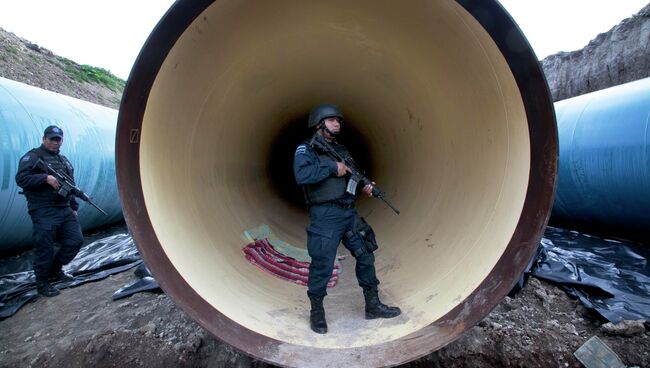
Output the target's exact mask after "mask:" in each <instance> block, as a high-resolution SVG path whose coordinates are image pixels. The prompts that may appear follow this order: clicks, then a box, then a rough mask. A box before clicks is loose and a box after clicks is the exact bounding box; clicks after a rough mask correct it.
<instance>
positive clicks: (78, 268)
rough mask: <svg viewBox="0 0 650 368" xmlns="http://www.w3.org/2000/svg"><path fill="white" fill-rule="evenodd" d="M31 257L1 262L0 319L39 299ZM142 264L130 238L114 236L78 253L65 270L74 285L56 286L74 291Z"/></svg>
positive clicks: (126, 235) (123, 235)
mask: <svg viewBox="0 0 650 368" xmlns="http://www.w3.org/2000/svg"><path fill="white" fill-rule="evenodd" d="M29 256H30V255H29V254H25V255H23V256H21V257H11V258H5V259H3V260H1V261H0V275H1V276H0V319H4V318H7V317H9V316H12V315H13V314H14V313H16V312H17V311H18V310H19V309H20V308H21V307H22V306H23V305H25V304H26V303H27V302H29V301H31V300H33V299H35V298H37V297H38V293H37V292H36V283H35V280H34V273H33V271H31V261H30V257H29ZM141 263H142V260H141V259H140V254H139V253H138V250H137V249H136V247H135V245H134V243H133V239H132V238H131V236H130V235H129V234H117V235H113V236H109V237H106V238H103V239H100V240H97V241H94V242H92V243H90V244H88V245H86V246H84V247H83V248H81V250H80V251H79V254H78V255H77V257H75V259H74V260H73V261H72V262H70V264H68V265H67V266H65V268H64V270H65V271H66V272H68V273H70V274H71V275H72V276H74V280H73V281H69V282H59V283H56V284H55V285H56V287H57V288H59V289H62V288H67V287H74V286H78V285H81V284H84V283H86V282H90V281H95V280H100V279H103V278H106V277H108V276H109V275H112V274H116V273H119V272H123V271H125V270H128V269H130V268H133V267H135V266H138V265H139V264H141Z"/></svg>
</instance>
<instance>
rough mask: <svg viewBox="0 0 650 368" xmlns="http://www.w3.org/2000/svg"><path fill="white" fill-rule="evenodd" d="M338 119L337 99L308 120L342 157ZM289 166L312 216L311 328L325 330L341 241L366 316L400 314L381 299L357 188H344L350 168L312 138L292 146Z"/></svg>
mask: <svg viewBox="0 0 650 368" xmlns="http://www.w3.org/2000/svg"><path fill="white" fill-rule="evenodd" d="M342 123H343V114H342V113H341V111H340V110H339V109H338V108H337V107H336V106H335V105H330V104H323V105H319V106H316V107H315V108H314V109H313V110H312V111H311V113H310V115H309V123H308V126H309V128H316V132H315V134H317V135H319V136H320V137H322V138H324V139H325V140H327V142H328V143H329V144H330V145H331V146H332V147H333V148H334V149H335V150H336V151H337V152H338V153H339V154H340V155H341V156H343V157H345V156H346V155H347V154H348V151H347V149H346V148H345V146H343V145H342V144H339V143H337V142H336V140H335V138H336V137H337V136H338V134H339V132H340V130H341V124H342ZM293 169H294V174H295V176H296V181H297V183H298V185H301V186H302V188H303V191H304V194H305V200H306V202H307V205H308V206H309V217H310V220H311V221H310V224H309V227H307V250H308V252H309V255H310V257H311V264H310V266H309V279H308V291H307V296H308V297H309V300H310V302H311V313H310V325H311V329H312V330H313V331H314V332H317V333H321V334H324V333H327V322H326V321H325V310H324V308H323V298H324V297H325V295H327V291H326V289H327V282H328V281H329V279H330V277H331V276H332V270H333V269H334V261H335V258H336V250H337V248H338V246H339V243H341V241H343V245H344V246H345V247H346V248H347V249H348V250H349V251H350V253H352V256H353V257H354V258H355V259H356V267H355V272H356V276H357V280H358V282H359V286H361V288H362V289H363V294H364V297H365V301H366V311H365V312H366V319H374V318H392V317H396V316H398V315H399V314H400V313H401V311H400V309H399V308H397V307H389V306H386V305H385V304H383V303H381V301H380V300H379V296H378V292H377V285H378V284H379V280H378V279H377V276H376V274H375V256H374V254H373V253H372V251H373V249H372V247H369V246H368V244H367V239H365V238H364V237H363V236H362V235H361V234H360V233H359V231H358V226H357V224H359V223H360V221H361V219H360V218H359V215H358V214H357V211H356V209H355V208H354V201H355V199H356V197H357V193H355V194H350V193H348V192H347V191H346V187H347V182H348V179H349V174H350V169H349V168H348V167H347V166H346V165H345V164H343V163H342V162H338V161H335V160H334V159H333V158H332V157H331V156H330V155H328V154H327V153H326V152H324V151H323V150H322V149H320V148H319V146H318V145H316V144H313V141H312V140H308V141H305V142H303V143H302V144H300V145H299V146H298V148H297V149H296V152H295V155H294V163H293ZM373 184H374V183H366V185H365V186H364V187H363V189H362V191H363V192H364V193H366V194H367V195H371V193H372V188H373V186H372V185H373ZM364 223H365V222H364ZM373 240H374V239H373Z"/></svg>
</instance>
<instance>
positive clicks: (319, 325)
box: [309, 296, 327, 334]
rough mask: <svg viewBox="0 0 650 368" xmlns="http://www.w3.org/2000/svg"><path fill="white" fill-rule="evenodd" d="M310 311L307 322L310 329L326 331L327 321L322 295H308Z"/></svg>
mask: <svg viewBox="0 0 650 368" xmlns="http://www.w3.org/2000/svg"><path fill="white" fill-rule="evenodd" d="M309 301H310V302H311V312H310V313H309V322H310V325H311V329H312V330H313V331H314V332H316V333H319V334H325V333H327V322H326V321H325V308H323V297H322V296H310V297H309Z"/></svg>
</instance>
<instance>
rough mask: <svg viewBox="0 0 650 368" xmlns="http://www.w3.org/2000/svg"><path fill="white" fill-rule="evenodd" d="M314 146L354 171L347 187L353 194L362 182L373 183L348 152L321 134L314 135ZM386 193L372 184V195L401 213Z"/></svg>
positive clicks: (312, 140)
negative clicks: (342, 153) (341, 150)
mask: <svg viewBox="0 0 650 368" xmlns="http://www.w3.org/2000/svg"><path fill="white" fill-rule="evenodd" d="M309 145H311V146H312V147H317V148H319V149H320V150H321V151H323V152H325V153H327V154H328V155H329V156H330V157H332V158H333V159H334V160H336V161H338V162H341V163H343V164H345V166H347V167H349V168H350V171H351V173H352V177H350V180H349V181H348V186H347V188H346V191H347V192H348V193H350V194H352V195H354V194H355V193H356V190H357V186H358V185H359V184H360V185H362V186H366V185H368V184H372V180H370V179H368V178H367V177H366V176H365V175H364V174H363V171H361V169H359V166H358V165H357V163H356V162H355V161H354V159H353V158H352V157H351V156H350V155H349V154H348V155H345V156H343V155H341V154H340V153H338V152H336V150H335V149H334V147H332V146H331V145H330V144H329V143H328V142H327V140H326V139H325V138H324V137H322V136H321V135H319V134H314V136H313V137H312V139H311V142H310V143H309ZM385 195H386V193H384V192H382V191H381V190H380V189H379V188H378V187H377V186H375V185H373V186H372V196H373V197H376V198H379V199H381V200H382V202H384V203H386V204H387V205H388V207H390V208H391V209H392V210H393V211H395V213H396V214H398V215H399V210H398V209H397V208H395V207H394V206H393V205H392V204H390V202H388V200H387V199H386V197H385Z"/></svg>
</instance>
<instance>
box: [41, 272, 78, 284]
mask: <svg viewBox="0 0 650 368" xmlns="http://www.w3.org/2000/svg"><path fill="white" fill-rule="evenodd" d="M47 280H48V281H49V282H68V281H74V276H72V275H70V274H69V273H67V272H65V271H63V270H58V271H57V272H53V273H51V274H50V276H48V277H47Z"/></svg>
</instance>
